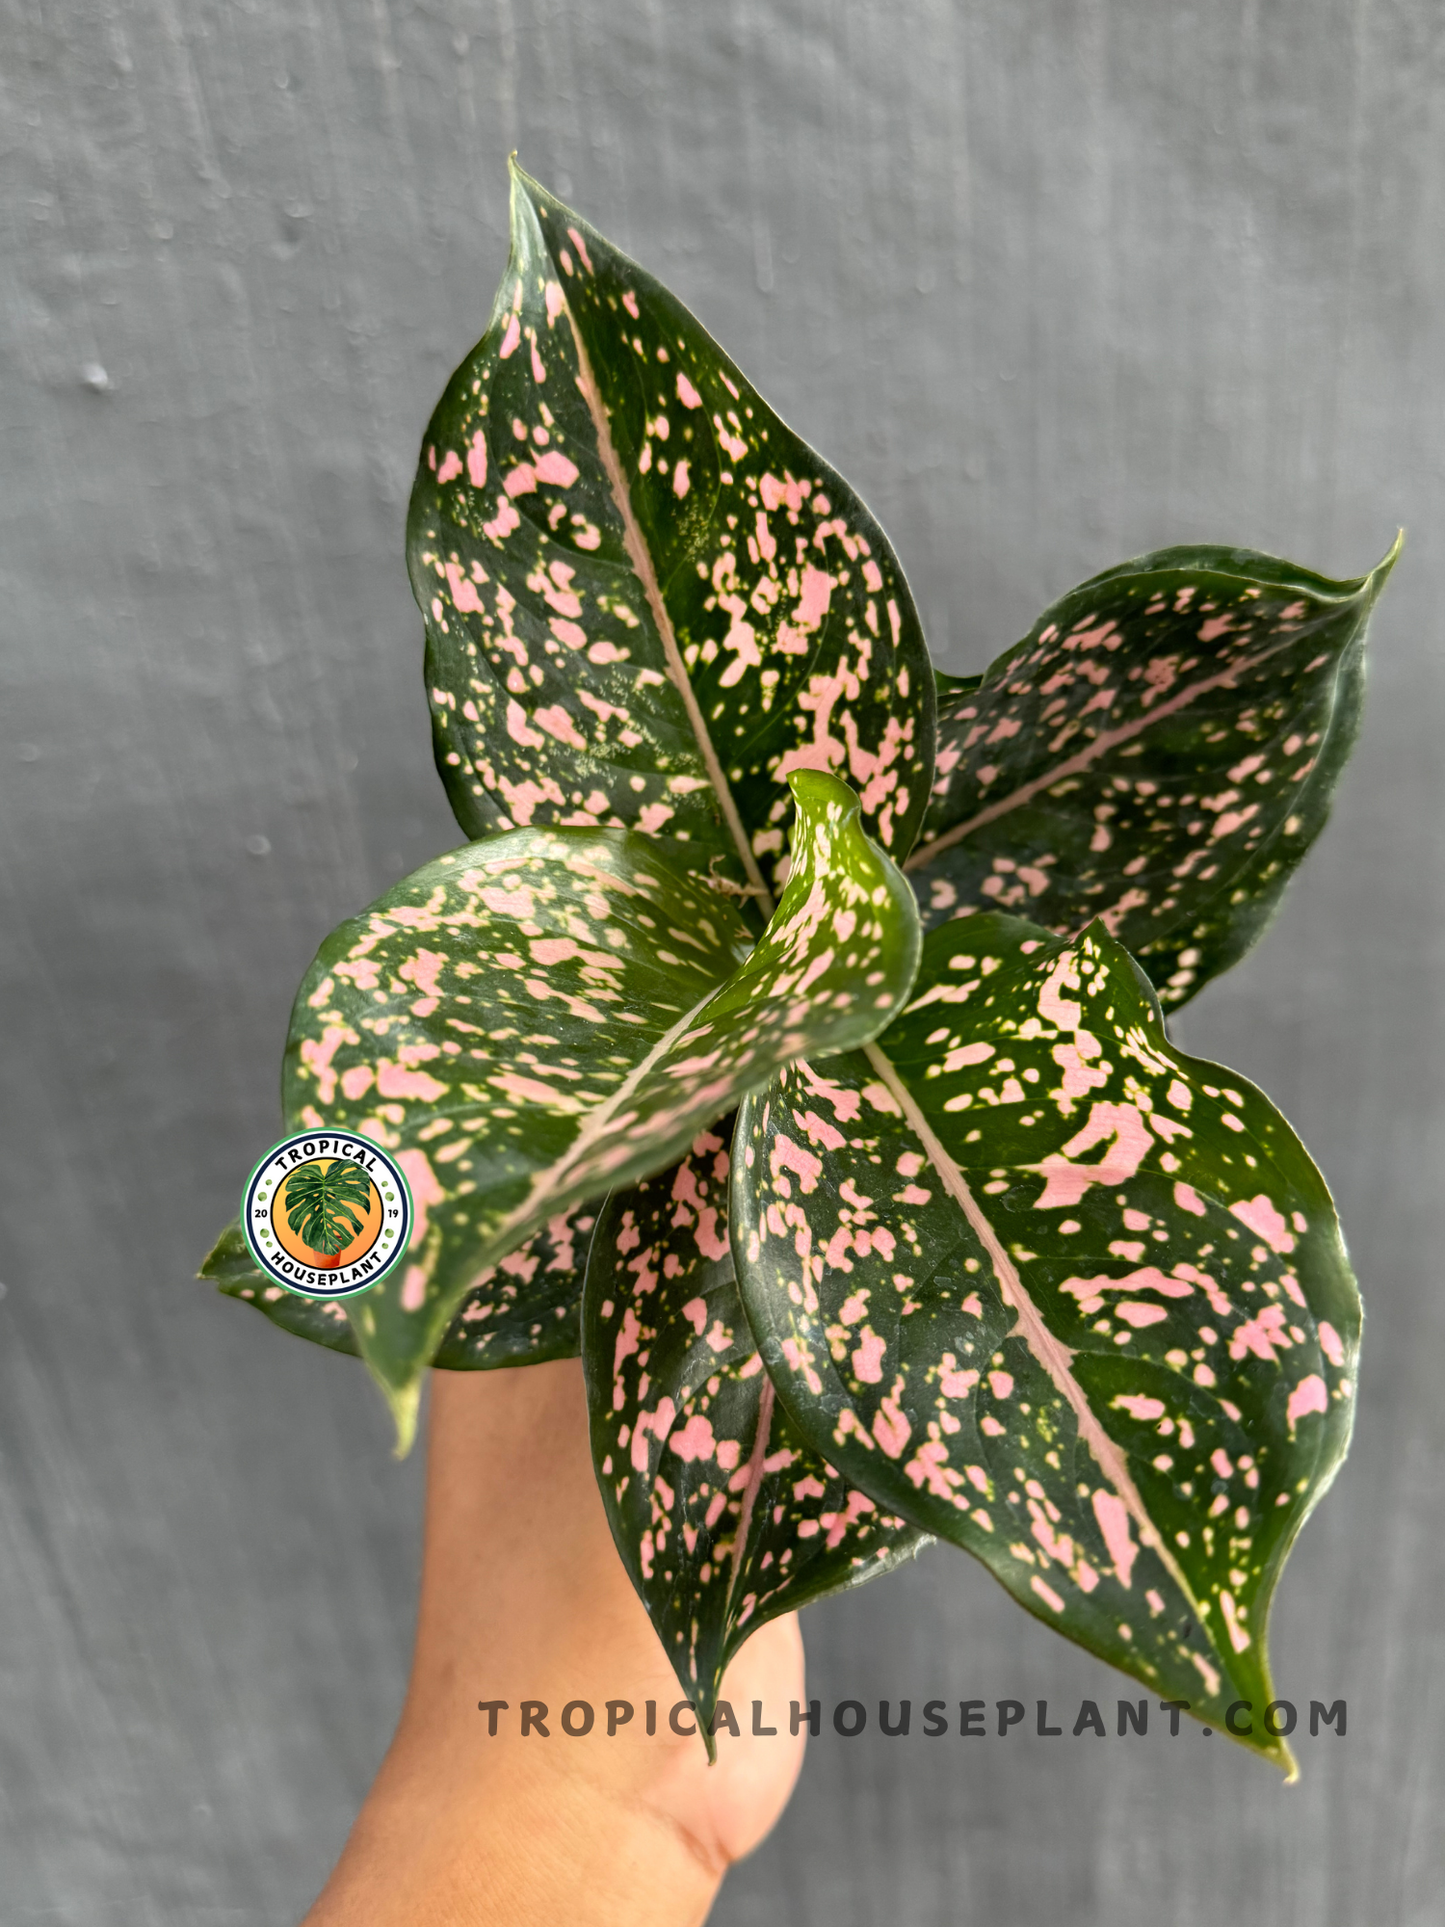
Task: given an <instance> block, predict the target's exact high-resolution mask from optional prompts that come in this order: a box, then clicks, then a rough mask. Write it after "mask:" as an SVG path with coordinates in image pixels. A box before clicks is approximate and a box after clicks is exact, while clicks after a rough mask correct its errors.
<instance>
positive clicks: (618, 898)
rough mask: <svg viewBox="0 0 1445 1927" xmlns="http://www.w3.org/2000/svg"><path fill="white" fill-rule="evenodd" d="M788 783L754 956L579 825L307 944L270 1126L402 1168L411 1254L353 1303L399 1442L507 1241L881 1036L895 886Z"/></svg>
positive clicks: (817, 778) (892, 873)
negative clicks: (324, 1130)
mask: <svg viewBox="0 0 1445 1927" xmlns="http://www.w3.org/2000/svg"><path fill="white" fill-rule="evenodd" d="M792 786H793V790H794V793H795V795H796V798H797V804H798V814H797V819H796V821H795V823H794V826H793V845H792V855H793V869H792V874H791V875H790V877H789V880H788V883H787V885H786V887H785V889H784V892H783V896H782V901H781V903H780V904H779V906H778V910H777V912H776V914H775V915H774V917H773V920H772V922H771V923H770V924H769V926H768V929H767V931H766V932H765V933H764V935H763V937H762V938H761V940H760V941H759V942H758V943H757V945H756V947H754V946H753V943H752V938H751V933H750V932H749V930H748V928H747V926H746V925H745V924H744V922H743V921H742V918H741V915H740V914H739V910H738V908H737V905H736V903H735V902H734V901H733V900H730V899H729V898H727V897H725V896H720V895H719V894H718V893H717V892H716V891H715V890H713V889H712V888H710V886H709V884H708V881H707V880H706V879H705V878H703V877H699V876H697V875H696V874H693V873H691V872H690V871H689V869H688V867H687V865H686V864H685V863H684V862H682V861H680V860H679V858H678V855H677V852H676V850H675V847H673V846H670V845H667V844H665V843H663V842H662V841H660V840H655V839H650V838H647V837H640V836H634V835H632V834H630V833H629V832H626V831H620V830H581V829H565V830H514V831H511V832H509V833H504V834H501V835H498V836H494V837H488V838H486V839H485V840H483V841H482V842H480V843H474V844H469V845H467V846H466V847H464V848H463V849H460V850H455V851H453V852H451V853H450V854H449V855H447V856H444V857H440V858H438V859H437V860H436V861H435V862H433V863H428V864H426V865H424V866H423V868H421V869H420V870H417V871H416V872H414V873H413V875H411V876H409V877H407V878H405V879H404V880H403V881H402V882H401V883H399V884H397V885H396V886H395V887H394V888H392V889H391V890H388V891H387V892H386V894H385V895H384V896H383V897H381V898H380V899H379V900H378V901H377V902H376V903H375V904H373V905H372V907H371V909H370V910H368V911H366V912H365V913H363V915H361V916H359V917H356V918H353V919H352V920H351V921H350V922H348V923H345V924H343V925H342V926H341V927H340V929H338V930H336V931H334V932H333V933H332V935H331V936H330V937H329V938H328V939H327V940H326V942H325V943H324V944H323V945H322V947H321V951H320V954H319V955H318V957H317V959H316V961H315V963H314V964H313V965H312V967H311V969H310V971H309V972H308V973H307V976H306V978H305V980H304V981H303V983H302V985H301V988H300V990H299V991H298V993H297V997H296V1004H295V1007H294V1009H293V1012H292V1019H291V1036H290V1042H289V1044H288V1046H287V1053H286V1066H285V1076H284V1097H285V1109H286V1118H287V1123H288V1126H289V1128H290V1129H292V1130H299V1129H308V1128H315V1129H320V1128H321V1127H322V1126H323V1125H325V1126H328V1127H335V1128H345V1129H349V1130H356V1131H360V1132H362V1133H364V1134H365V1135H366V1136H368V1137H370V1138H372V1139H374V1140H375V1141H376V1142H378V1143H381V1144H383V1145H385V1146H386V1147H387V1148H388V1149H390V1150H392V1151H393V1152H395V1153H396V1155H397V1157H398V1161H399V1162H400V1163H401V1164H402V1166H403V1168H404V1169H405V1170H406V1173H407V1177H408V1180H409V1182H410V1185H411V1191H412V1198H413V1202H414V1204H415V1207H416V1219H415V1226H414V1230H413V1233H412V1248H411V1251H410V1254H409V1260H408V1262H406V1263H405V1264H403V1265H400V1266H398V1267H397V1269H396V1270H395V1271H394V1272H393V1273H392V1274H391V1275H390V1276H389V1277H388V1278H386V1279H384V1280H383V1281H382V1283H380V1284H379V1285H377V1286H376V1287H375V1288H374V1289H373V1290H371V1291H369V1292H367V1293H366V1294H365V1295H364V1296H362V1297H360V1298H357V1299H353V1300H350V1301H348V1304H347V1315H348V1317H349V1318H350V1320H351V1324H352V1328H353V1331H354V1332H355V1334H356V1338H357V1342H358V1344H359V1346H360V1349H361V1353H362V1356H363V1357H364V1358H365V1359H366V1362H367V1364H368V1365H369V1366H370V1368H371V1370H372V1372H373V1374H374V1375H375V1376H376V1378H377V1380H378V1382H379V1383H380V1384H381V1386H382V1388H383V1390H384V1391H385V1392H386V1394H387V1397H388V1399H389V1400H390V1402H391V1404H392V1407H393V1410H394V1411H395V1413H396V1415H397V1422H398V1427H399V1430H400V1432H401V1435H402V1437H403V1439H405V1438H406V1437H408V1436H409V1430H410V1426H411V1424H412V1423H413V1422H414V1417H415V1410H416V1399H417V1395H418V1391H419V1386H420V1374H421V1373H422V1371H423V1370H424V1369H425V1367H426V1365H427V1364H428V1363H429V1362H430V1361H431V1359H432V1358H433V1357H434V1355H435V1354H436V1351H437V1347H438V1345H439V1344H440V1343H441V1340H442V1337H443V1334H444V1333H445V1332H446V1330H447V1328H448V1327H449V1326H450V1325H451V1323H452V1321H453V1319H454V1318H455V1317H456V1315H457V1313H458V1311H459V1310H460V1308H461V1306H462V1302H463V1300H464V1299H466V1297H467V1296H468V1294H469V1293H470V1292H472V1291H473V1290H474V1289H475V1288H476V1287H477V1285H478V1284H479V1282H481V1279H482V1277H483V1275H484V1274H486V1273H488V1272H489V1271H490V1269H491V1268H492V1267H494V1266H498V1265H499V1264H502V1263H503V1261H505V1260H506V1258H507V1255H508V1254H509V1253H512V1252H515V1251H516V1249H517V1246H518V1245H519V1243H521V1242H522V1241H523V1240H525V1239H527V1238H529V1237H531V1236H532V1235H534V1234H535V1233H536V1232H537V1231H539V1230H541V1229H542V1227H544V1226H545V1225H547V1224H548V1223H549V1222H550V1221H551V1220H553V1219H555V1218H557V1217H558V1216H559V1215H560V1214H562V1213H566V1212H568V1211H571V1210H572V1209H573V1208H574V1207H576V1206H578V1205H581V1204H583V1203H585V1202H586V1201H587V1200H588V1199H591V1198H596V1197H598V1196H599V1195H601V1194H603V1193H605V1191H606V1190H607V1189H608V1188H609V1186H613V1185H616V1184H618V1183H626V1182H629V1181H630V1180H631V1179H633V1178H635V1177H638V1176H642V1175H645V1174H646V1173H647V1172H648V1171H649V1170H655V1169H656V1168H657V1167H658V1166H659V1165H661V1164H666V1163H667V1162H668V1161H669V1160H670V1159H671V1158H674V1157H676V1156H677V1154H678V1152H679V1151H680V1150H682V1149H685V1148H686V1146H687V1145H688V1143H689V1142H690V1141H691V1139H692V1137H693V1134H694V1133H695V1132H696V1131H697V1130H698V1129H699V1128H700V1127H701V1126H702V1125H704V1124H706V1123H708V1122H710V1121H711V1120H712V1119H713V1118H715V1117H716V1116H717V1115H718V1114H719V1113H720V1112H722V1111H725V1110H727V1109H729V1108H730V1107H731V1106H732V1105H734V1104H735V1103H736V1102H737V1100H738V1098H739V1096H740V1095H741V1094H742V1092H743V1091H745V1090H748V1089H750V1088H753V1087H755V1086H757V1085H759V1084H762V1083H765V1082H766V1081H767V1079H768V1078H769V1077H770V1076H771V1075H772V1073H773V1072H774V1070H776V1069H777V1068H779V1067H780V1066H781V1065H783V1064H785V1063H788V1062H790V1061H791V1060H792V1059H793V1058H794V1057H796V1056H798V1055H799V1054H800V1053H802V1052H804V1051H807V1050H816V1049H819V1048H821V1049H832V1048H837V1047H838V1046H839V1045H840V1044H843V1045H847V1044H851V1043H853V1042H854V1041H862V1040H864V1039H866V1038H868V1037H872V1036H874V1035H876V1034H877V1032H878V1031H879V1030H880V1029H881V1028H882V1026H883V1025H884V1024H886V1023H887V1021H888V1020H889V1018H890V1017H891V1016H892V1015H893V1014H894V1012H895V1011H896V1010H897V1009H898V1007H899V1005H900V1004H901V1002H902V1001H903V998H904V997H905V996H906V994H907V990H908V986H909V985H910V983H911V982H912V979H913V973H914V970H915V969H916V967H917V958H918V944H919V931H918V918H917V913H916V911H915V909H914V904H913V897H912V893H911V892H910V891H909V889H908V886H907V884H906V883H905V882H904V881H903V878H902V876H901V875H900V874H899V872H898V871H897V869H895V867H894V866H893V864H892V863H891V862H890V861H889V859H888V858H887V857H886V856H884V855H883V854H882V853H881V852H880V851H879V850H878V849H877V847H876V845H874V844H873V843H872V842H871V841H870V840H869V839H868V838H867V837H866V836H865V835H864V834H863V831H862V828H861V825H860V822H859V812H858V799H857V798H856V797H855V796H854V794H853V792H852V791H851V790H850V789H848V787H847V786H846V784H843V783H840V782H838V781H837V780H836V779H835V778H834V777H831V776H825V775H823V774H821V773H820V772H818V771H814V770H802V771H799V772H798V773H797V774H796V775H795V776H794V777H793V778H792ZM563 1322H564V1320H562V1319H558V1320H557V1322H556V1324H555V1325H548V1324H547V1323H546V1321H545V1320H544V1321H543V1326H544V1333H545V1334H546V1335H545V1336H544V1338H543V1341H542V1342H543V1343H551V1342H553V1341H554V1339H555V1337H556V1335H557V1332H558V1331H559V1329H560V1327H561V1325H562V1323H563ZM515 1355H516V1354H515V1353H514V1354H513V1356H514V1357H515Z"/></svg>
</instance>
